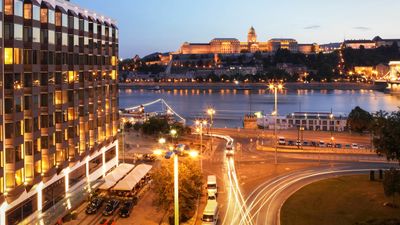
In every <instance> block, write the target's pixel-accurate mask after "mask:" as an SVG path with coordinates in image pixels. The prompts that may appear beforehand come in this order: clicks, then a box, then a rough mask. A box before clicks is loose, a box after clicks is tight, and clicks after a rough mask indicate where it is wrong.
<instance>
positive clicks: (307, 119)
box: [257, 112, 347, 132]
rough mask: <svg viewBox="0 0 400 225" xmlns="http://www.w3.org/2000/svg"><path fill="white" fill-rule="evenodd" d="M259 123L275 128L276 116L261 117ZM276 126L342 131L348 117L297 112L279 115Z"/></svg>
mask: <svg viewBox="0 0 400 225" xmlns="http://www.w3.org/2000/svg"><path fill="white" fill-rule="evenodd" d="M257 123H258V125H259V126H260V127H265V128H267V129H275V116H272V115H267V116H265V117H263V118H259V119H258V121H257ZM276 126H277V129H280V130H285V129H298V128H299V127H303V128H304V129H305V130H318V131H338V132H341V131H345V129H346V126H347V117H345V116H342V115H334V114H332V113H323V112H322V113H318V112H295V113H292V114H290V115H287V116H278V117H277V118H276Z"/></svg>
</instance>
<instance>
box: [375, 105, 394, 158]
mask: <svg viewBox="0 0 400 225" xmlns="http://www.w3.org/2000/svg"><path fill="white" fill-rule="evenodd" d="M372 132H373V134H374V138H373V144H374V147H375V149H376V151H377V152H378V153H379V154H383V155H386V157H387V158H388V160H398V161H400V148H399V146H400V111H395V112H392V113H386V112H384V111H379V112H377V113H375V114H374V119H373V124H372Z"/></svg>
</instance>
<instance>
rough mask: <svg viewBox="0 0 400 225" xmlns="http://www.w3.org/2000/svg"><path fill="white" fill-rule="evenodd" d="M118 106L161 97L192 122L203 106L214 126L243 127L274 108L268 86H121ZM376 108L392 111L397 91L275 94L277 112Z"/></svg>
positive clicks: (345, 111) (344, 111) (399, 97)
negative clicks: (254, 114) (247, 118)
mask: <svg viewBox="0 0 400 225" xmlns="http://www.w3.org/2000/svg"><path fill="white" fill-rule="evenodd" d="M119 92H120V93H119V96H120V100H119V101H120V102H119V104H120V108H126V107H131V106H136V105H141V104H144V103H147V102H151V101H154V100H157V99H159V98H162V99H164V100H165V101H166V102H167V103H168V104H169V105H170V106H171V107H172V108H173V109H174V110H175V111H176V112H177V113H178V114H180V115H181V116H183V117H184V118H186V119H187V121H188V124H191V123H192V122H193V121H194V120H195V119H198V118H204V117H205V110H206V109H207V108H208V107H213V108H215V110H216V115H215V119H214V124H215V126H217V127H242V123H243V116H244V115H245V114H246V113H249V112H250V111H252V112H257V111H261V112H264V113H268V114H269V113H271V112H272V111H273V108H274V94H273V93H271V92H270V91H268V90H253V91H248V90H246V91H238V90H228V89H226V90H225V89H222V90H211V89H210V90H200V89H198V90H197V89H188V90H161V91H150V90H144V89H121V90H120V91H119ZM356 106H360V107H361V108H363V109H365V110H367V111H370V112H375V111H378V110H386V111H394V110H397V109H398V107H399V106H400V95H398V94H390V93H383V92H379V91H372V90H332V91H328V90H293V91H292V90H285V91H284V92H281V93H279V95H278V112H279V114H280V115H286V114H290V113H292V112H331V110H332V111H333V113H334V114H335V115H337V114H340V115H343V116H346V115H348V114H349V113H350V111H351V110H352V109H353V108H354V107H356ZM160 110H161V104H156V105H153V106H151V107H149V108H146V111H160Z"/></svg>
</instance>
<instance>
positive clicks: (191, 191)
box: [152, 158, 203, 222]
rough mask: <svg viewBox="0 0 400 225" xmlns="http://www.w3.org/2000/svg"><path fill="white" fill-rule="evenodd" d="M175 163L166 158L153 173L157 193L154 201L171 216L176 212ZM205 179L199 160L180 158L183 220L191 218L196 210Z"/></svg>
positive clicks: (180, 208)
mask: <svg viewBox="0 0 400 225" xmlns="http://www.w3.org/2000/svg"><path fill="white" fill-rule="evenodd" d="M173 171H174V165H173V160H166V161H163V162H162V163H161V166H160V167H159V168H158V169H157V170H155V171H154V173H153V182H152V190H153V191H154V193H155V194H156V198H155V199H154V203H155V205H156V206H157V207H159V208H160V209H163V210H165V211H167V215H168V217H169V218H172V217H173V212H174V208H173V207H174V206H173V202H174V174H173ZM202 187H203V180H202V174H201V171H200V168H199V166H198V164H197V162H195V161H193V160H190V159H187V158H180V159H179V214H180V215H179V217H180V220H181V221H182V222H185V221H187V220H188V219H190V218H191V217H192V216H193V214H194V211H195V207H196V201H197V199H198V198H199V196H200V195H201V193H202Z"/></svg>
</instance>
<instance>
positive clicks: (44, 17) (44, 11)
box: [40, 8, 49, 23]
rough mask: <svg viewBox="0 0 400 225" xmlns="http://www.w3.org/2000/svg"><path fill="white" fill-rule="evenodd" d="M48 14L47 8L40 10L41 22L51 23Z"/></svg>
mask: <svg viewBox="0 0 400 225" xmlns="http://www.w3.org/2000/svg"><path fill="white" fill-rule="evenodd" d="M47 12H48V10H47V9H45V8H42V9H40V22H42V23H47V22H48V21H49V18H48V13H47Z"/></svg>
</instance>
